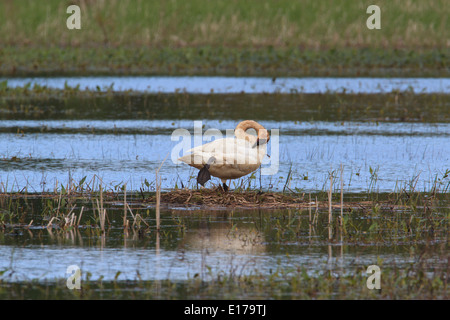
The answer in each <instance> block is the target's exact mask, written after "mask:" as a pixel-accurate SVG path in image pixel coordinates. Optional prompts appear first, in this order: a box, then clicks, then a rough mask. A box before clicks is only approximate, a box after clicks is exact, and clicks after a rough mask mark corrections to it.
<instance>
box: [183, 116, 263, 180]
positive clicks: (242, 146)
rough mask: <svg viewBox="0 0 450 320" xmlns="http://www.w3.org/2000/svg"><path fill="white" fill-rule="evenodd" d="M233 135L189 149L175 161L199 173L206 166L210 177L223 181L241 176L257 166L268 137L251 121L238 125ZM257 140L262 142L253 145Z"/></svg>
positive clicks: (257, 124)
mask: <svg viewBox="0 0 450 320" xmlns="http://www.w3.org/2000/svg"><path fill="white" fill-rule="evenodd" d="M249 128H254V129H255V130H257V134H258V136H253V135H250V134H248V133H246V132H245V131H246V130H247V129H249ZM235 135H236V137H235V138H225V139H218V140H214V141H212V142H210V143H207V144H204V145H201V146H198V147H195V148H192V149H190V150H188V153H189V154H187V155H185V156H183V157H181V158H180V159H179V160H181V161H183V162H185V163H187V164H189V165H190V166H192V167H195V168H197V169H199V170H200V169H202V168H203V167H204V166H205V165H206V164H209V172H210V173H211V175H212V176H214V177H218V178H220V179H222V181H223V182H225V181H226V180H228V179H237V178H240V177H242V176H245V175H247V174H249V173H251V172H253V171H255V170H256V169H258V168H259V166H260V165H261V162H262V160H263V158H264V155H265V154H266V142H267V141H268V140H269V136H268V133H267V130H265V129H264V127H263V126H261V125H260V124H259V123H257V122H255V121H251V120H246V121H242V122H241V123H239V124H238V126H237V127H236V130H235ZM258 139H262V140H263V143H261V144H259V145H257V141H258Z"/></svg>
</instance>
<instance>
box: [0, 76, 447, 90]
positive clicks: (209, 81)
mask: <svg viewBox="0 0 450 320" xmlns="http://www.w3.org/2000/svg"><path fill="white" fill-rule="evenodd" d="M2 80H3V81H4V80H7V81H8V86H9V87H11V88H14V87H17V86H24V85H26V84H27V83H30V84H31V85H34V84H38V85H41V86H47V87H49V88H55V89H64V87H65V86H66V85H67V86H69V87H76V86H78V85H79V86H80V88H81V89H89V90H108V89H113V90H118V91H126V90H136V91H144V92H153V93H158V92H159V93H174V92H187V93H197V94H205V93H241V92H243V93H294V92H301V93H325V92H328V93H329V92H344V93H345V92H347V93H385V92H391V91H395V90H398V91H410V90H413V91H414V92H416V93H435V92H438V93H450V79H447V78H438V79H432V78H276V79H275V78H261V77H260V78H252V77H248V78H246V77H72V78H65V77H61V78H57V77H55V78H13V79H0V81H2Z"/></svg>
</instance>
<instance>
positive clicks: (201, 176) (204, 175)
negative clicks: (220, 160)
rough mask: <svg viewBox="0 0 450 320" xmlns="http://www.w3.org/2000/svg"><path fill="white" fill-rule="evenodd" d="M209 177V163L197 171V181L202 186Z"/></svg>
mask: <svg viewBox="0 0 450 320" xmlns="http://www.w3.org/2000/svg"><path fill="white" fill-rule="evenodd" d="M210 179H211V174H210V173H209V164H205V166H204V167H203V168H201V169H200V171H199V172H198V176H197V182H198V183H200V184H201V185H202V186H205V183H206V182H207V181H208V180H210Z"/></svg>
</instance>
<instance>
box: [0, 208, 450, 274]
mask: <svg viewBox="0 0 450 320" xmlns="http://www.w3.org/2000/svg"><path fill="white" fill-rule="evenodd" d="M109 212H110V213H109V216H110V219H112V220H113V222H112V224H113V226H112V228H111V229H109V230H108V231H107V232H106V235H104V236H100V235H98V234H96V233H89V232H87V229H86V227H81V228H80V229H79V230H77V229H74V230H72V231H69V232H62V231H60V230H55V229H54V230H53V231H51V230H50V231H49V230H47V229H46V228H44V227H38V226H37V227H31V228H30V229H29V230H26V229H23V228H22V229H16V230H17V231H16V232H12V231H8V232H7V233H1V234H0V244H1V246H0V256H1V257H2V259H1V260H0V270H5V271H6V272H5V273H4V274H3V275H2V278H3V280H6V281H12V282H15V281H26V280H32V279H33V280H39V281H45V280H47V281H48V280H50V281H52V280H55V279H61V278H62V279H64V278H68V277H69V275H70V273H69V274H68V273H66V272H67V268H68V267H69V266H71V265H76V266H78V267H80V269H81V270H82V272H83V279H85V277H86V275H87V274H88V273H90V279H91V280H98V279H103V280H105V281H107V280H114V278H115V277H116V276H117V275H118V272H120V275H119V276H118V280H163V279H170V280H173V281H180V280H187V279H192V278H193V277H195V276H199V277H201V278H202V279H204V280H208V279H210V278H214V277H216V276H217V275H218V274H221V273H222V274H224V275H225V274H227V275H251V274H260V275H264V276H269V275H270V274H272V273H273V272H275V270H277V269H282V270H288V269H290V268H299V267H302V268H306V270H307V272H308V273H309V274H310V275H311V276H314V275H315V274H317V272H319V273H320V272H322V271H324V270H330V271H333V272H336V273H338V274H342V275H343V274H347V273H349V274H351V273H352V272H355V270H358V269H359V268H364V269H365V268H367V266H369V265H373V264H379V263H380V261H381V260H382V261H383V265H384V266H392V265H395V266H397V267H399V268H403V267H406V266H408V265H410V264H412V263H415V262H416V261H417V259H418V254H419V253H420V252H422V250H425V249H426V250H427V252H430V250H431V252H433V250H434V249H437V248H439V247H440V246H442V245H443V244H445V243H446V238H445V236H444V234H442V233H440V232H438V233H436V234H435V235H434V236H433V237H432V238H428V237H422V238H421V239H420V240H418V239H417V238H416V237H415V236H414V235H410V234H407V233H403V232H401V231H399V230H383V231H381V234H380V233H378V234H376V233H371V232H367V231H368V229H369V227H370V225H371V223H372V222H370V221H369V222H368V221H367V217H363V216H361V217H360V218H357V220H356V221H359V223H361V224H362V227H360V229H359V230H358V232H356V233H354V232H353V231H352V230H351V228H349V230H348V234H347V235H346V237H345V240H339V235H335V239H334V240H332V241H328V239H327V236H328V231H327V230H328V229H327V228H326V227H324V225H325V223H323V221H322V220H321V221H320V222H319V224H318V225H317V226H315V227H312V228H311V227H309V226H308V217H307V213H306V212H303V213H302V212H301V211H299V210H259V211H254V210H253V211H245V210H244V211H242V210H235V211H234V212H232V213H231V212H229V211H228V212H220V211H217V210H216V211H212V212H211V211H210V212H206V211H203V212H202V211H199V210H193V211H192V210H191V211H190V212H189V213H188V215H187V213H186V212H184V213H183V211H178V210H171V211H166V210H163V212H162V226H163V227H162V233H161V235H158V234H156V233H153V232H149V233H147V234H146V235H139V234H138V232H133V231H130V233H129V234H124V231H123V229H122V228H120V227H119V224H120V220H121V217H119V215H120V213H118V212H115V211H109ZM85 214H88V213H87V212H86V213H85ZM321 216H322V215H321ZM324 216H326V214H324ZM404 218H405V219H407V218H408V217H406V216H405V217H404ZM146 219H147V221H148V223H150V224H153V223H154V211H153V209H151V214H150V216H149V217H147V218H146ZM114 221H116V222H114ZM114 226H116V227H114ZM361 232H362V234H361ZM352 234H353V236H355V238H352V236H351V235H352ZM349 235H350V236H349ZM19 244H20V245H19ZM382 244H383V246H382ZM386 244H388V245H387V246H386ZM380 259H381V260H380ZM427 259H428V260H429V262H430V263H431V262H432V265H433V267H434V268H437V269H439V268H445V266H446V263H447V261H446V260H445V259H443V258H442V256H441V255H440V254H439V250H436V252H434V253H432V254H429V255H427Z"/></svg>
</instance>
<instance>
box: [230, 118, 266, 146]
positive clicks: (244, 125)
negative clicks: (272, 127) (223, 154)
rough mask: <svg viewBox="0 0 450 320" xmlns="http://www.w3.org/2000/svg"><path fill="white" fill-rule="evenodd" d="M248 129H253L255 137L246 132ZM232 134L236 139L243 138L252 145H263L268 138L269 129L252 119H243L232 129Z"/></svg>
mask: <svg viewBox="0 0 450 320" xmlns="http://www.w3.org/2000/svg"><path fill="white" fill-rule="evenodd" d="M248 129H255V131H256V137H255V136H253V135H251V134H249V133H247V132H246V131H247V130H248ZM234 134H235V135H236V137H237V138H238V139H245V140H247V141H249V142H250V143H251V144H252V145H253V147H256V146H260V145H264V144H266V143H267V142H269V140H270V135H269V131H267V129H266V128H264V127H263V126H262V125H260V124H259V123H258V122H256V121H253V120H244V121H242V122H240V123H239V124H238V125H237V126H236V129H235V130H234Z"/></svg>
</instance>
